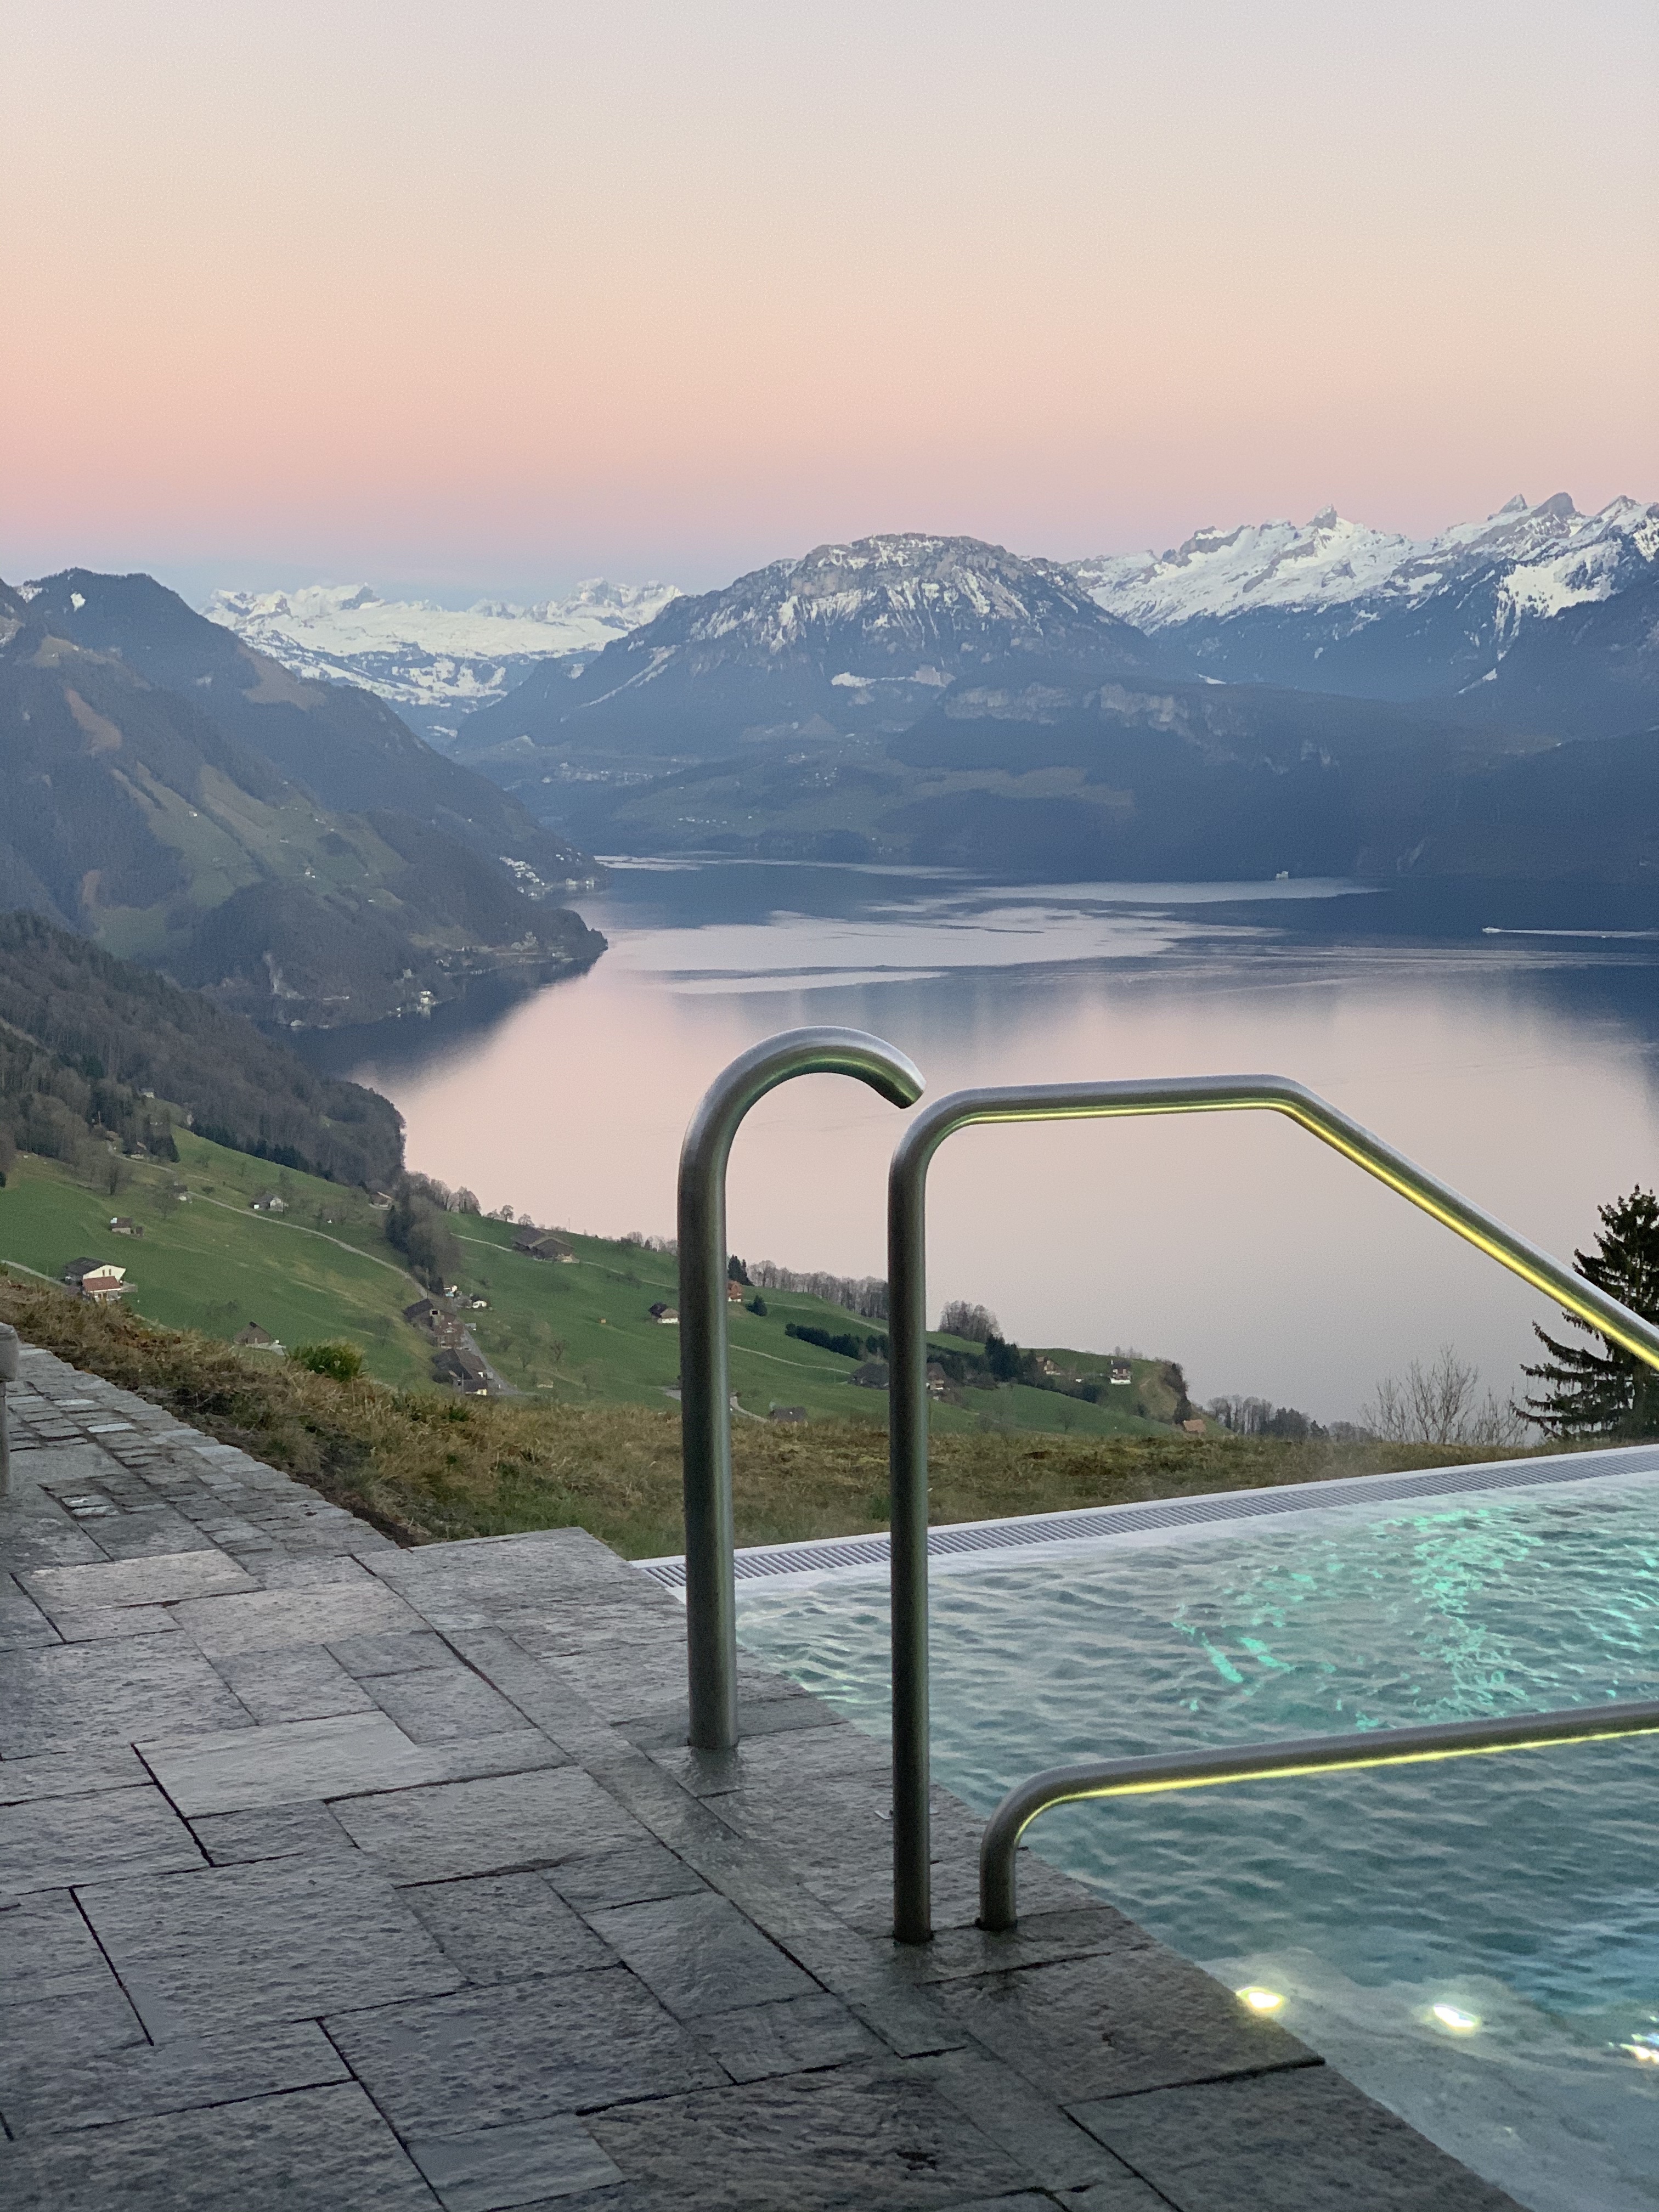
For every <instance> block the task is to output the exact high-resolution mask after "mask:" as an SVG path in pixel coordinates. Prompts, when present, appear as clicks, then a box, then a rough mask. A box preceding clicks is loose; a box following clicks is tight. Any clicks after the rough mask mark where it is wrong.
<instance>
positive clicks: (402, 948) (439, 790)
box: [0, 569, 604, 1030]
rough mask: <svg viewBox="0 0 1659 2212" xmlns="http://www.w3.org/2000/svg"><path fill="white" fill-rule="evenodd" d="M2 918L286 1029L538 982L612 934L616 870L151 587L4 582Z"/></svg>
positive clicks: (354, 695) (386, 712)
mask: <svg viewBox="0 0 1659 2212" xmlns="http://www.w3.org/2000/svg"><path fill="white" fill-rule="evenodd" d="M0 775H3V779H4V788H5V791H6V796H7V805H6V809H5V811H4V813H3V815H0V906H5V907H12V908H32V909H33V910H34V911H35V912H37V913H39V914H41V915H45V916H46V917H47V918H48V919H49V920H52V921H57V922H58V923H60V924H63V925H64V926H67V927H70V928H73V929H75V930H77V931H79V932H81V933H82V934H84V935H86V936H88V937H89V938H91V939H94V942H96V943H97V944H99V945H101V946H103V947H104V948H105V949H106V950H107V951H111V952H112V953H116V954H118V955H121V956H125V957H137V958H139V959H142V960H144V961H146V962H149V963H151V964H152V965H154V966H155V967H158V968H160V969H162V970H163V971H164V972H165V973H166V974H167V975H171V976H173V978H174V979H175V980H177V981H179V982H181V983H185V984H188V985H197V986H200V987H204V988H206V989H207V990H208V991H209V992H210V994H211V995H212V996H213V998H214V999H215V1000H216V1001H217V1002H218V1004H219V1005H220V1006H222V1007H224V1008H228V1009H231V1010H234V1011H235V1012H243V1013H246V1014H249V1015H251V1016H252V1017H253V1018H255V1019H256V1020H258V1021H259V1022H261V1023H262V1024H265V1025H267V1026H270V1027H282V1028H286V1029H289V1030H294V1029H301V1028H314V1027H337V1026H343V1025H347V1024H357V1023H361V1022H365V1021H373V1020H378V1019H382V1018H386V1017H387V1016H392V1015H398V1014H404V1013H411V1012H422V1011H423V1010H425V1009H427V1008H429V1007H430V1006H433V1005H435V1004H436V1003H438V1002H439V1001H441V1000H445V999H447V998H451V997H453V996H454V995H456V994H458V993H459V991H460V990H461V989H462V988H463V987H464V986H465V982H466V981H468V979H470V978H471V977H473V976H475V975H483V974H501V973H506V974H507V975H512V976H516V977H522V978H523V979H524V980H526V981H539V980H544V979H545V978H546V977H548V976H550V975H556V974H559V973H563V972H568V971H569V970H571V969H573V968H574V967H577V966H580V965H581V964H584V963H586V962H588V961H591V960H592V959H593V958H594V957H597V955H598V953H599V951H601V950H602V949H603V943H604V940H603V939H600V938H599V937H598V936H597V935H596V934H595V933H593V932H592V931H590V930H588V929H587V928H586V926H585V925H584V924H583V923H582V922H581V921H580V920H579V919H578V917H577V916H576V915H574V914H571V913H569V912H568V911H567V910H566V909H565V908H562V907H561V906H559V905H557V904H556V903H555V902H554V899H553V896H551V895H552V894H553V893H555V892H556V891H561V890H567V889H568V888H569V887H571V885H572V884H573V883H586V884H592V881H593V880H594V874H595V871H594V863H593V862H592V860H591V859H590V858H589V857H588V856H587V854H585V853H583V852H582V851H580V849H579V848H576V847H574V845H572V844H571V843H570V842H569V841H568V839H567V838H565V837H563V836H561V835H559V834H558V833H557V832H556V831H554V830H552V829H549V828H548V827H547V826H546V825H544V823H538V822H537V821H535V820H534V819H532V817H531V816H530V815H529V814H528V813H526V811H525V809H524V808H523V807H522V806H521V805H520V804H519V803H518V802H517V801H516V800H515V799H513V798H512V797H511V796H510V795H508V794H507V793H505V792H503V791H502V789H501V787H500V786H499V785H498V784H495V783H492V782H491V781H489V779H487V778H485V777H483V776H480V775H476V774H474V773H473V772H472V771H471V769H467V768H465V767H464V766H462V765H461V764H459V763H457V762H453V761H450V760H447V759H446V758H444V757H443V756H442V755H441V754H439V753H437V752H435V750H433V749H432V747H431V746H429V745H428V744H424V743H423V742H422V740H421V739H420V738H417V737H416V736H415V735H414V733H413V732H411V731H410V730H409V729H408V728H407V727H406V726H404V724H403V723H402V722H401V721H399V720H398V717H397V716H396V715H395V714H393V713H392V711H391V710H390V708H387V707H386V705H385V704H384V703H383V702H381V701H380V700H378V699H375V698H373V697H372V696H369V695H368V694H367V693H365V692H363V691H361V690H356V689H354V688H352V687H349V686H344V685H339V684H317V683H311V682H308V681H306V680H304V679H302V678H296V677H295V676H294V675H293V674H292V673H291V672H290V671H289V670H287V669H286V668H284V667H283V666H281V665H279V664H278V663H276V661H273V660H270V659H266V658H265V657H264V656H263V655H261V654H259V653H255V652H253V651H252V649H251V648H250V647H246V646H245V645H243V644H242V643H241V642H240V641H239V640H238V639H237V638H235V637H234V635H232V634H231V633H229V632H228V631H227V630H225V629H222V627H220V626H219V625H217V624H215V623H210V622H207V621H205V620H204V618H203V617H201V616H199V615H197V614H195V613H193V612H192V611H191V609H190V608H189V607H187V606H186V605H185V603H184V601H183V600H182V599H179V598H178V597H177V596H176V595H175V594H174V593H173V592H169V591H167V590H166V589H165V588H164V587H163V586H161V585H160V584H158V583H156V582H155V580H153V579H151V578H149V577H148V576H105V575H100V574H94V573H93V572H91V571H89V570H84V569H72V570H66V571H64V573H63V574H60V575H56V576H51V577H47V578H46V579H44V580H40V581H39V582H35V583H32V584H27V585H24V586H21V587H19V588H18V589H16V590H10V589H9V588H7V587H5V586H0Z"/></svg>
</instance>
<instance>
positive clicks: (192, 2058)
mask: <svg viewBox="0 0 1659 2212" xmlns="http://www.w3.org/2000/svg"><path fill="white" fill-rule="evenodd" d="M350 2078H351V2077H350V2075H349V2073H348V2072H347V2069H346V2066H345V2062H344V2061H343V2059H342V2057H340V2054H339V2052H338V2051H336V2049H335V2048H334V2046H333V2045H332V2044H331V2042H330V2041H329V2039H328V2038H327V2037H326V2036H325V2034H324V2033H323V2032H322V2030H321V2029H320V2028H319V2027H318V2026H317V2025H316V2023H315V2021H301V2022H294V2023H290V2024H286V2025H284V2026H282V2027H264V2028H252V2029H246V2030H244V2031H242V2032H241V2033H239V2034H233V2035H210V2036H203V2037H201V2038H200V2039H195V2040H191V2041H188V2042H180V2043H171V2044H164V2045H161V2047H160V2048H157V2047H156V2045H154V2044H149V2043H143V2044H139V2045H136V2046H134V2047H131V2048H129V2049H127V2050H125V2051H109V2052H106V2053H105V2054H104V2055H103V2056H101V2057H94V2058H88V2059H87V2060H86V2061H84V2062H83V2063H82V2064H80V2065H78V2066H76V2067H75V2068H74V2069H73V2070H72V2071H71V2070H67V2069H64V2067H63V2066H62V2065H61V2064H58V2063H51V2062H45V2063H43V2062H40V2061H39V2060H26V2061H25V2062H24V2063H21V2064H12V2063H9V2064H5V2065H3V2066H0V2113H3V2114H4V2115H5V2120H6V2124H7V2126H8V2127H9V2129H10V2130H11V2131H12V2133H13V2134H14V2135H15V2136H16V2135H39V2134H45V2133H61V2132H62V2131H63V2130H65V2129H69V2128H100V2127H107V2126H110V2125H112V2124H114V2123H115V2122H117V2121H120V2120H136V2119H143V2118H149V2117H151V2116H154V2115H157V2114H160V2113H162V2112H189V2111H191V2110H192V2109H194V2108H196V2107H198V2106H204V2105H228V2104H234V2103H237V2102H240V2100H242V2099H244V2098H247V2097H266V2096H272V2095H275V2094H276V2093H279V2092H281V2091H284V2090H289V2089H314V2088H319V2087H323V2086H324V2085H325V2083H328V2082H331V2081H349V2079H350Z"/></svg>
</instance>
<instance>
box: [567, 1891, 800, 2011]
mask: <svg viewBox="0 0 1659 2212" xmlns="http://www.w3.org/2000/svg"><path fill="white" fill-rule="evenodd" d="M592 1925H593V1927H594V1929H595V1930H596V1931H597V1933H598V1934H599V1935H600V1936H603V1937H604V1939H605V1942H607V1943H608V1944H610V1945H611V1948H612V1949H613V1950H615V1951H616V1952H617V1954H619V1955H620V1956H621V1957H622V1958H623V1959H624V1960H626V1961H627V1963H628V1964H629V1966H631V1967H632V1968H633V1970H634V1972H635V1973H636V1974H637V1975H638V1976H639V1978H640V1979H641V1981H642V1982H643V1983H644V1984H645V1985H646V1987H647V1989H649V1990H653V1991H654V1992H655V1994H656V1995H657V1996H659V1997H660V1998H661V2000H662V2002H664V2004H665V2005H666V2006H667V2007H668V2009H669V2010H670V2012H671V2013H673V2014H674V2015H676V2016H677V2017H678V2018H679V2019H681V2020H692V2019H696V2017H697V2016H698V2015H701V2014H703V2013H712V2012H725V2011H728V2010H730V2009H732V2008H734V2007H737V2006H739V2005H759V2004H765V2003H767V2002H770V2001H772V2000H774V1999H781V1998H785V1997H796V1996H800V1997H805V1996H812V1995H814V1994H815V1993H816V1992H817V1986H818V1985H817V1983H816V1982H814V1981H813V1979H812V1978H811V1975H810V1974H804V1973H803V1972H801V1970H800V1968H799V1966H797V1965H796V1964H795V1962H794V1960H793V1959H790V1958H788V1957H787V1955H786V1954H784V1953H783V1952H782V1951H781V1950H780V1949H779V1948H778V1947H777V1945H776V1944H775V1943H771V1942H768V1941H767V1939H766V1937H765V1936H763V1935H762V1933H761V1931H760V1930H759V1929H757V1927H756V1926H755V1925H754V1923H752V1922H751V1921H749V1920H746V1919H745V1918H744V1916H743V1914H742V1913H741V1912H739V1911H738V1908H737V1906H736V1905H733V1904H732V1902H731V1900H730V1899H728V1898H724V1897H717V1896H715V1895H714V1893H713V1892H712V1891H708V1890H705V1891H704V1892H702V1893H701V1894H700V1895H698V1896H695V1897H670V1898H664V1899H659V1900H657V1901H655V1902H653V1903H652V1904H648V1905H620V1906H617V1908H616V1909H615V1910H614V1911H609V1912H596V1913H594V1914H593V1915H592Z"/></svg>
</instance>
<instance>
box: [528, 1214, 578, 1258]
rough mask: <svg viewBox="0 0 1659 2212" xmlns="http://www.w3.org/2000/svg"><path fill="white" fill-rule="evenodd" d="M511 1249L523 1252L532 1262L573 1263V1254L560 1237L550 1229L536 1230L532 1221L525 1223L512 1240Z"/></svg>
mask: <svg viewBox="0 0 1659 2212" xmlns="http://www.w3.org/2000/svg"><path fill="white" fill-rule="evenodd" d="M513 1250H514V1251H515V1252H523V1253H526V1254H527V1255H528V1256H529V1257H530V1258H531V1259H532V1260H562V1261H573V1260H574V1258H575V1256H576V1255H575V1254H574V1252H573V1251H572V1250H571V1249H570V1247H569V1245H568V1244H567V1243H566V1242H565V1240H564V1238H563V1237H560V1236H557V1235H556V1233H555V1232H554V1231H552V1230H550V1229H538V1228H537V1226H536V1225H535V1223H534V1222H533V1221H526V1223H525V1224H524V1225H523V1226H522V1227H521V1228H520V1231H519V1233H518V1235H517V1236H516V1237H514V1238H513Z"/></svg>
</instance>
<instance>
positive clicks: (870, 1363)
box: [847, 1359, 887, 1390]
mask: <svg viewBox="0 0 1659 2212" xmlns="http://www.w3.org/2000/svg"><path fill="white" fill-rule="evenodd" d="M847 1379H848V1382H849V1383H854V1384H856V1385H857V1387H858V1388H859V1389H860V1390H884V1389H886V1388H887V1362H886V1361H885V1360H884V1359H866V1361H865V1362H864V1364H863V1365H862V1366H861V1367H855V1368H854V1370H853V1371H852V1373H851V1374H850V1375H849V1376H848V1378H847Z"/></svg>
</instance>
